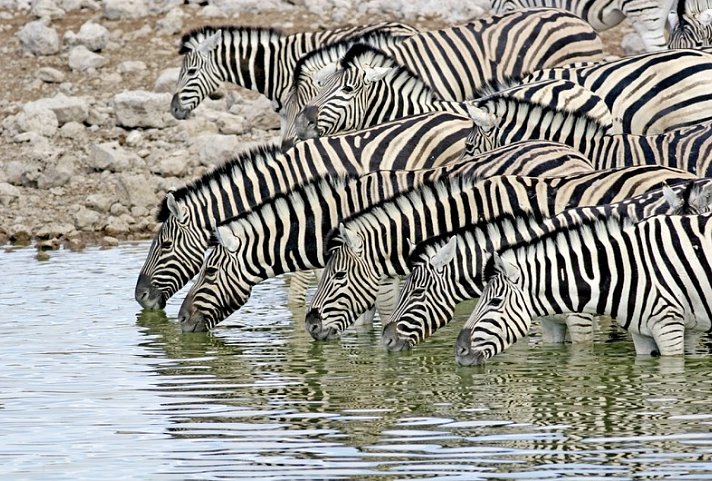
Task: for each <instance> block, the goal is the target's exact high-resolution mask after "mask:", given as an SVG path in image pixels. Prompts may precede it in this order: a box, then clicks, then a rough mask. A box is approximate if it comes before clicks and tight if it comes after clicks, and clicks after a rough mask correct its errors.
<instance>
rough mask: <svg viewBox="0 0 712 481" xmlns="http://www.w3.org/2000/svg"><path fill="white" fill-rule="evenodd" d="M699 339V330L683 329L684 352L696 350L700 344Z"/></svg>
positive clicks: (700, 334) (700, 333) (690, 352)
mask: <svg viewBox="0 0 712 481" xmlns="http://www.w3.org/2000/svg"><path fill="white" fill-rule="evenodd" d="M701 339H702V332H701V331H693V330H692V329H685V354H694V353H695V351H697V348H698V347H699V346H700V341H701Z"/></svg>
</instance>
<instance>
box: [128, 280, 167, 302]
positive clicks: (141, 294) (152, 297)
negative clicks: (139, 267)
mask: <svg viewBox="0 0 712 481" xmlns="http://www.w3.org/2000/svg"><path fill="white" fill-rule="evenodd" d="M134 298H135V299H136V302H138V303H139V304H140V305H141V307H143V308H144V309H164V308H165V307H166V299H165V298H164V296H163V293H162V292H161V291H160V290H159V289H158V288H156V287H155V286H154V285H153V284H152V283H151V279H150V278H149V277H148V276H146V275H144V274H141V275H139V276H138V281H137V282H136V289H135V290H134Z"/></svg>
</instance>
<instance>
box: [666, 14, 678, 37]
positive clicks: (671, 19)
mask: <svg viewBox="0 0 712 481" xmlns="http://www.w3.org/2000/svg"><path fill="white" fill-rule="evenodd" d="M667 23H668V30H669V31H670V32H672V31H673V30H675V29H676V28H677V24H678V23H679V20H678V18H677V13H675V12H670V13H668V20H667Z"/></svg>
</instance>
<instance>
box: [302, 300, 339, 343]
mask: <svg viewBox="0 0 712 481" xmlns="http://www.w3.org/2000/svg"><path fill="white" fill-rule="evenodd" d="M304 327H305V328H306V330H307V332H308V333H309V335H311V337H313V338H314V340H315V341H328V340H329V339H336V338H337V337H339V333H338V331H337V330H336V329H335V328H333V327H331V326H330V327H327V328H325V327H324V324H323V322H322V319H321V314H320V313H319V309H314V308H312V309H309V312H307V315H306V317H305V318H304Z"/></svg>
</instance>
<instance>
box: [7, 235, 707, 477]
mask: <svg viewBox="0 0 712 481" xmlns="http://www.w3.org/2000/svg"><path fill="white" fill-rule="evenodd" d="M147 249H148V244H147V243H139V244H128V245H124V246H121V247H120V248H116V249H111V250H98V249H89V250H87V251H86V252H82V253H70V252H65V251H58V252H53V253H50V256H51V257H50V260H49V261H47V262H38V261H36V260H34V254H35V252H34V251H33V250H31V249H12V250H6V251H4V252H0V269H1V270H2V273H3V282H2V283H0V321H1V323H0V325H1V326H2V333H3V335H2V337H0V369H1V371H0V372H1V373H2V374H1V375H0V474H1V475H2V476H1V478H0V479H3V480H6V479H7V480H50V479H52V480H54V479H68V480H69V479H71V480H80V479H87V480H89V479H91V480H98V479H122V480H123V479H136V480H153V479H156V480H183V479H186V480H188V479H199V480H222V479H260V480H262V479H264V480H317V479H319V480H321V479H356V480H394V479H428V480H435V479H438V480H479V479H482V480H495V479H537V480H538V479H557V480H558V479H568V480H576V479H585V480H594V479H605V480H643V479H646V480H647V479H674V480H686V479H695V480H698V479H712V375H711V373H712V356H710V354H709V347H708V346H707V345H705V344H702V345H701V346H700V348H699V354H696V355H692V356H687V357H686V358H684V359H682V358H674V359H670V358H667V359H653V358H636V357H635V356H634V350H633V346H632V343H631V342H630V341H629V340H627V339H626V338H625V335H624V333H621V332H619V331H617V330H615V329H612V328H611V327H604V329H603V330H602V332H601V333H600V334H599V335H598V338H597V340H596V343H595V344H594V345H593V346H592V347H591V346H588V347H574V346H570V345H569V346H547V345H543V344H542V343H541V342H540V337H539V336H538V334H536V333H535V334H534V335H532V336H531V337H530V338H529V340H528V343H527V342H522V343H520V344H519V345H517V346H515V347H514V348H512V349H510V350H509V351H508V352H506V353H505V354H503V355H501V356H498V358H497V359H496V360H493V361H492V362H491V363H490V364H488V365H487V366H486V367H484V368H459V367H457V366H456V365H455V362H454V356H453V343H454V340H455V337H456V335H457V332H458V328H459V325H460V324H461V322H462V320H460V321H459V322H458V323H457V325H454V326H451V327H450V328H448V329H445V330H443V331H442V332H440V333H438V335H437V336H436V337H435V338H434V339H432V340H430V341H429V342H427V343H425V344H424V345H422V346H420V347H418V348H417V349H415V350H414V351H413V352H409V353H403V354H396V355H394V354H388V353H386V352H385V351H384V350H383V349H382V348H380V347H379V337H380V335H379V327H380V326H379V325H376V327H375V328H373V329H371V328H366V329H361V330H360V331H354V332H349V333H348V334H347V335H346V336H345V337H344V338H343V339H341V340H340V341H337V342H329V343H315V342H314V341H312V340H311V337H309V335H308V334H306V333H305V331H304V328H303V326H302V324H301V322H294V321H293V320H292V313H291V312H290V311H289V309H287V307H286V306H285V304H286V299H287V292H286V289H285V286H284V281H283V280H282V279H273V280H271V281H270V282H267V283H264V284H263V285H261V286H259V287H258V288H257V289H255V291H254V293H253V297H252V299H251V300H250V302H249V303H248V304H247V305H246V306H245V307H244V308H243V309H242V310H241V311H240V312H238V313H236V314H235V315H233V316H232V317H231V318H230V319H228V320H227V321H226V322H224V323H223V324H221V325H220V326H219V328H218V329H217V330H216V331H214V332H213V333H211V334H182V333H181V332H180V328H179V327H178V325H177V323H176V321H175V318H174V317H175V315H176V314H177V312H178V308H179V306H180V301H181V298H182V293H179V295H178V296H176V298H175V299H173V300H172V301H171V302H170V303H169V305H168V306H167V308H166V314H167V316H168V317H166V314H163V313H158V312H143V313H142V312H141V311H140V309H139V307H138V305H137V304H136V303H135V301H134V300H133V287H134V283H135V280H136V276H137V274H138V270H139V269H140V267H141V265H142V263H143V260H144V256H145V254H146V252H147ZM706 341H707V342H708V343H710V344H712V342H711V341H710V340H709V339H707V340H706Z"/></svg>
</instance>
